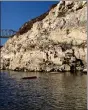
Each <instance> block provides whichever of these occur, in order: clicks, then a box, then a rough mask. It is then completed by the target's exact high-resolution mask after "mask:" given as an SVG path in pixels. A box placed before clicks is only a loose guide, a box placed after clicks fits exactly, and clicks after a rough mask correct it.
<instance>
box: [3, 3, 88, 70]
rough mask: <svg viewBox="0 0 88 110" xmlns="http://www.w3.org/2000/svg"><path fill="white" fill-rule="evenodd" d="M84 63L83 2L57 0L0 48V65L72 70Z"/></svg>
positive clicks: (27, 68) (79, 68)
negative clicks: (57, 1)
mask: <svg viewBox="0 0 88 110" xmlns="http://www.w3.org/2000/svg"><path fill="white" fill-rule="evenodd" d="M86 65H87V3H86V1H79V2H76V1H75V2H72V1H60V2H59V3H58V4H55V5H53V6H52V7H51V9H50V10H49V11H47V12H46V13H44V14H43V15H41V16H39V17H37V18H34V19H32V20H31V21H28V22H26V23H25V24H24V25H23V26H22V27H21V28H20V29H19V31H18V32H17V34H16V35H14V36H13V37H12V38H9V40H8V41H7V42H6V43H5V45H4V46H3V47H2V48H1V69H11V70H20V71H74V70H83V69H84V68H86Z"/></svg>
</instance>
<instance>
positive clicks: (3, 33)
mask: <svg viewBox="0 0 88 110" xmlns="http://www.w3.org/2000/svg"><path fill="white" fill-rule="evenodd" d="M15 34H16V31H13V30H11V29H10V30H9V29H0V38H9V37H12V36H14V35H15Z"/></svg>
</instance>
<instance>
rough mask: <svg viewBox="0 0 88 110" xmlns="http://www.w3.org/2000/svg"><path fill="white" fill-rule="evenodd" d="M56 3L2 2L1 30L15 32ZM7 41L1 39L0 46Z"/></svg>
mask: <svg viewBox="0 0 88 110" xmlns="http://www.w3.org/2000/svg"><path fill="white" fill-rule="evenodd" d="M57 2H58V1H2V2H1V29H12V30H15V31H17V30H18V29H19V28H20V27H21V26H22V25H23V24H24V23H25V22H27V21H29V20H31V19H32V18H35V17H37V16H39V15H41V14H43V13H44V12H46V11H47V10H48V9H49V8H50V6H51V5H52V4H56V3H57ZM6 40H7V39H1V45H3V44H4V43H5V42H6Z"/></svg>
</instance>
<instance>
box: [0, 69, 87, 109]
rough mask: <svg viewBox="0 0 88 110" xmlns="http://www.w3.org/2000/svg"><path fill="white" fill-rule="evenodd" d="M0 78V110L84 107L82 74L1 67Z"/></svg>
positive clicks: (84, 87)
mask: <svg viewBox="0 0 88 110" xmlns="http://www.w3.org/2000/svg"><path fill="white" fill-rule="evenodd" d="M35 75H36V76H37V79H32V80H22V77H27V76H35ZM0 82H1V84H0V100H1V101H0V108H2V109H0V110H6V109H5V108H7V110H11V109H13V110H86V96H87V95H86V75H80V74H79V73H77V74H71V73H52V74H51V73H38V72H37V73H33V72H26V73H24V72H12V71H8V72H7V71H2V73H1V77H0Z"/></svg>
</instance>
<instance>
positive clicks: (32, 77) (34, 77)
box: [22, 76, 37, 79]
mask: <svg viewBox="0 0 88 110" xmlns="http://www.w3.org/2000/svg"><path fill="white" fill-rule="evenodd" d="M36 78H37V76H30V77H23V78H22V79H36Z"/></svg>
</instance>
